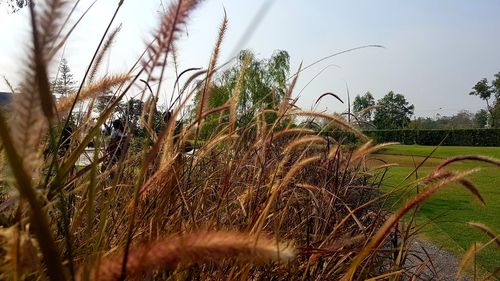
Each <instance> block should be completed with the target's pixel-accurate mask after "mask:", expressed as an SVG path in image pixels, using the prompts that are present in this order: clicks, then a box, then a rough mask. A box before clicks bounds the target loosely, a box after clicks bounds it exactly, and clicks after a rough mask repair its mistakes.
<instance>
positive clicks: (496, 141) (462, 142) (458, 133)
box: [363, 129, 500, 146]
mask: <svg viewBox="0 0 500 281" xmlns="http://www.w3.org/2000/svg"><path fill="white" fill-rule="evenodd" d="M363 133H365V134H366V135H367V136H369V137H371V138H373V139H374V140H375V141H376V142H378V143H382V142H400V143H402V144H420V145H438V144H439V143H440V142H441V141H442V140H443V139H445V138H446V139H445V140H444V142H443V145H456V146H500V129H458V130H409V129H404V130H374V131H364V132H363Z"/></svg>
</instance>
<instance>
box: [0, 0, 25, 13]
mask: <svg viewBox="0 0 500 281" xmlns="http://www.w3.org/2000/svg"><path fill="white" fill-rule="evenodd" d="M2 3H7V7H9V10H10V11H11V12H12V13H15V12H17V11H19V9H22V8H24V7H26V6H28V4H30V3H31V1H30V0H2V1H0V4H2Z"/></svg>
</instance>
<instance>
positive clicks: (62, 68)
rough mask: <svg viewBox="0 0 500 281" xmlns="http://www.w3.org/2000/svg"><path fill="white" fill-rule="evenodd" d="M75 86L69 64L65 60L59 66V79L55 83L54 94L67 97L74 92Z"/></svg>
mask: <svg viewBox="0 0 500 281" xmlns="http://www.w3.org/2000/svg"><path fill="white" fill-rule="evenodd" d="M75 84H76V81H75V79H73V74H72V73H71V70H70V68H69V66H68V62H67V61H66V59H64V58H63V59H62V60H61V65H59V73H58V77H57V78H56V80H55V81H54V83H53V92H54V94H57V95H59V96H67V95H69V94H70V93H71V92H72V91H73V89H74V86H75Z"/></svg>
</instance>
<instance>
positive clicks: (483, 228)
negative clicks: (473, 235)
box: [469, 222, 500, 247]
mask: <svg viewBox="0 0 500 281" xmlns="http://www.w3.org/2000/svg"><path fill="white" fill-rule="evenodd" d="M469 225H470V226H472V227H474V228H477V229H479V230H481V231H482V232H484V234H486V235H487V236H489V237H490V238H491V239H493V240H494V241H495V243H496V244H497V246H498V247H500V237H499V235H497V234H495V232H493V230H491V229H490V228H489V227H487V226H486V225H484V224H482V223H477V222H469Z"/></svg>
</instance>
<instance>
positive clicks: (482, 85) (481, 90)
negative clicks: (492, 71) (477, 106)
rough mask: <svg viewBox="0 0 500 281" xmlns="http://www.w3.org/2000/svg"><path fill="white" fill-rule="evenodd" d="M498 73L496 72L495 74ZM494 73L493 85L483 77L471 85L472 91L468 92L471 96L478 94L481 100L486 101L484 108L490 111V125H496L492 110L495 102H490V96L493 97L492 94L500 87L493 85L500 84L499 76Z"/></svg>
mask: <svg viewBox="0 0 500 281" xmlns="http://www.w3.org/2000/svg"><path fill="white" fill-rule="evenodd" d="M497 75H498V74H497ZM497 75H495V76H496V77H497V78H496V79H495V80H494V82H493V85H489V84H488V80H487V79H486V78H483V79H482V80H480V81H479V82H477V83H476V85H474V87H472V92H470V93H469V95H471V96H479V98H481V99H482V100H484V101H485V102H486V109H487V110H488V112H489V113H490V118H491V126H492V127H494V128H495V127H496V125H497V124H496V119H497V118H496V114H495V111H494V108H495V102H494V101H493V102H490V100H491V98H492V97H493V96H492V95H493V94H494V93H495V92H496V91H497V90H500V89H496V88H495V87H494V85H495V84H497V85H498V84H500V81H498V80H499V77H498V76H497ZM497 98H498V96H497Z"/></svg>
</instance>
